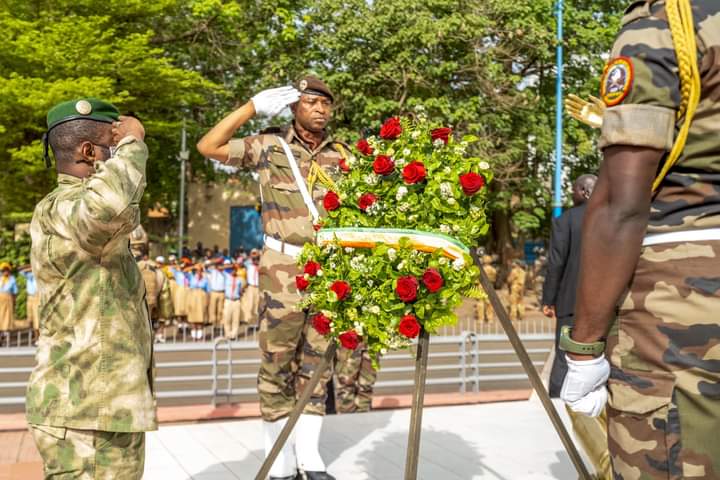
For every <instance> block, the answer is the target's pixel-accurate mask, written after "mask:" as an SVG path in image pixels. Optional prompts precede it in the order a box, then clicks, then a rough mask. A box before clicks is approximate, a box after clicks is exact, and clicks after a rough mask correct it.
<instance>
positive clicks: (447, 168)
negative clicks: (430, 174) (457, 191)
mask: <svg viewBox="0 0 720 480" xmlns="http://www.w3.org/2000/svg"><path fill="white" fill-rule="evenodd" d="M443 173H445V174H447V175H450V174H451V173H452V168H450V167H445V168H443Z"/></svg>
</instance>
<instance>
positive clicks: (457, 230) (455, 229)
mask: <svg viewBox="0 0 720 480" xmlns="http://www.w3.org/2000/svg"><path fill="white" fill-rule="evenodd" d="M452 230H453V232H459V231H460V225H453V226H452Z"/></svg>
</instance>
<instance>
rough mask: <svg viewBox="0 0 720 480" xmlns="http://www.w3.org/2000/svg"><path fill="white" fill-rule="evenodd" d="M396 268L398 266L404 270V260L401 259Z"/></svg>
mask: <svg viewBox="0 0 720 480" xmlns="http://www.w3.org/2000/svg"><path fill="white" fill-rule="evenodd" d="M397 268H398V270H404V269H405V260H403V261H402V262H400V263H398V266H397Z"/></svg>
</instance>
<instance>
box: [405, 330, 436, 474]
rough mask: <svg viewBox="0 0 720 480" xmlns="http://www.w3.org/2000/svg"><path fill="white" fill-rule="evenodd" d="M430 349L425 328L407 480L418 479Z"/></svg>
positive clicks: (417, 370)
mask: <svg viewBox="0 0 720 480" xmlns="http://www.w3.org/2000/svg"><path fill="white" fill-rule="evenodd" d="M429 348H430V334H429V333H428V332H427V331H426V330H425V329H424V328H423V329H422V331H421V332H420V338H419V339H418V346H417V355H416V356H415V386H414V390H413V400H412V410H411V412H410V432H409V433H408V443H407V457H406V458H405V480H415V479H416V478H417V470H418V460H419V458H420V434H421V433H422V414H423V402H424V398H425V378H426V377H427V364H428V350H429Z"/></svg>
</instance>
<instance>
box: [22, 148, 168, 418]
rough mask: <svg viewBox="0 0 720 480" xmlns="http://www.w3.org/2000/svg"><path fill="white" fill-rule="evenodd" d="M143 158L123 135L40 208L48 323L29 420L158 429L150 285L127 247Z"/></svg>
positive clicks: (37, 255) (35, 262)
mask: <svg viewBox="0 0 720 480" xmlns="http://www.w3.org/2000/svg"><path fill="white" fill-rule="evenodd" d="M147 155H148V153H147V147H146V146H145V144H144V143H143V142H141V141H138V140H136V139H134V137H126V138H125V139H123V140H122V141H121V142H120V144H119V145H118V150H117V153H116V154H115V156H114V157H112V158H110V159H109V160H107V161H106V162H104V163H102V162H100V163H98V164H97V165H96V168H97V170H96V173H95V174H93V175H92V176H90V177H88V178H87V179H84V180H83V179H80V178H76V177H72V176H69V175H60V176H59V177H58V187H57V188H56V189H55V190H54V191H53V192H51V193H50V194H49V195H48V196H47V197H45V198H44V199H43V200H42V201H40V203H39V204H38V205H37V207H36V208H35V213H34V215H33V219H32V223H31V226H30V232H31V236H32V252H31V262H32V269H33V271H34V272H35V273H36V275H37V284H38V290H39V295H40V316H41V318H42V319H43V321H42V323H41V325H42V327H41V330H40V340H39V342H38V349H37V354H36V361H37V366H36V367H35V370H34V371H33V373H32V375H31V377H30V381H29V384H28V390H27V401H26V411H27V419H28V422H29V423H31V424H38V425H50V426H57V427H68V428H76V429H84V430H101V431H111V432H142V431H147V430H154V429H156V428H157V419H156V402H155V397H154V393H153V378H152V331H151V328H150V324H149V318H148V309H147V304H146V302H145V286H144V284H143V279H142V276H141V274H140V271H139V270H138V267H137V265H136V263H135V260H134V259H133V257H132V255H131V254H130V250H129V247H128V234H129V233H130V232H131V231H132V230H133V229H134V228H135V227H136V226H137V225H138V223H139V220H140V209H139V202H140V198H141V196H142V194H143V191H144V189H145V164H146V161H147Z"/></svg>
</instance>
